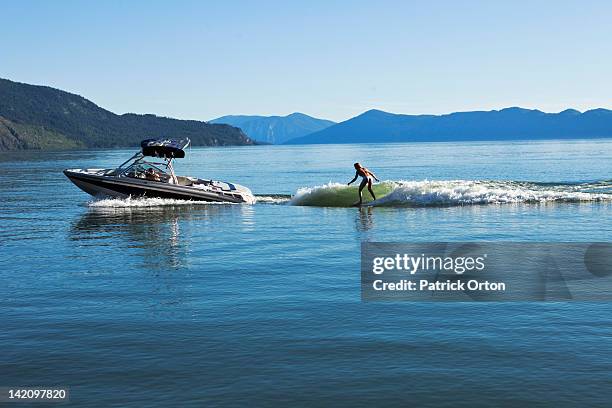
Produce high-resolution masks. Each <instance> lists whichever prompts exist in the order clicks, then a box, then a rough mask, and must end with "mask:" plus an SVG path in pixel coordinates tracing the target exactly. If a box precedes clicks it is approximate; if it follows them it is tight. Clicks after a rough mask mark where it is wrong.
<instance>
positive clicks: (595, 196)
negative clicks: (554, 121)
mask: <svg viewBox="0 0 612 408" xmlns="http://www.w3.org/2000/svg"><path fill="white" fill-rule="evenodd" d="M373 188H374V194H376V196H377V197H378V199H377V200H376V201H372V199H371V197H370V194H369V193H368V192H367V190H364V192H363V196H364V205H367V206H372V207H442V206H463V205H479V204H481V205H482V204H517V203H526V204H537V203H580V202H611V203H612V180H608V181H598V182H591V183H531V182H520V181H477V180H442V181H433V180H424V181H384V182H382V183H378V184H375V185H374V187H373ZM357 197H358V186H355V185H353V186H347V185H346V184H339V183H328V184H325V185H322V186H314V187H302V188H299V189H298V190H297V191H296V193H295V194H294V195H293V196H291V195H289V194H267V195H257V196H256V203H259V204H286V205H294V206H313V207H351V206H353V205H354V204H355V201H356V200H357ZM219 204H228V203H219V202H216V203H215V202H206V201H192V200H176V199H169V198H124V199H120V198H107V199H98V200H95V201H91V202H89V203H88V206H89V207H94V208H128V207H140V208H147V207H163V206H189V205H219Z"/></svg>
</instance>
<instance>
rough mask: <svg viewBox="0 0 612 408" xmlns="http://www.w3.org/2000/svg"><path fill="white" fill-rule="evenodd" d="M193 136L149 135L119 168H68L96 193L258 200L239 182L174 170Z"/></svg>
mask: <svg viewBox="0 0 612 408" xmlns="http://www.w3.org/2000/svg"><path fill="white" fill-rule="evenodd" d="M189 144H190V140H189V139H182V140H172V139H147V140H143V141H142V142H141V144H140V147H141V150H140V151H138V152H137V153H136V154H134V155H133V156H132V157H131V158H129V159H128V160H126V161H125V162H124V163H123V164H121V165H120V166H119V167H117V168H116V169H66V170H64V174H65V175H66V177H68V178H69V179H70V181H72V182H73V183H74V184H75V185H76V186H77V187H79V188H80V189H81V190H83V191H85V192H86V193H88V194H91V195H93V196H96V197H115V198H127V197H155V198H172V199H180V200H196V201H212V202H225V203H248V204H252V203H254V202H255V197H254V196H253V194H252V193H251V190H249V189H248V188H246V187H244V186H241V185H239V184H235V183H229V182H226V181H215V180H207V179H201V178H197V177H185V176H177V175H176V174H174V167H173V161H174V160H175V159H180V158H184V157H185V149H186V148H187V146H189Z"/></svg>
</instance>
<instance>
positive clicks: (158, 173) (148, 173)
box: [122, 162, 171, 183]
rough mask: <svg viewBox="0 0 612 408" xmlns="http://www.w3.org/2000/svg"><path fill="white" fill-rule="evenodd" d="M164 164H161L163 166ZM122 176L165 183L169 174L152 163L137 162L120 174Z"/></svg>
mask: <svg viewBox="0 0 612 408" xmlns="http://www.w3.org/2000/svg"><path fill="white" fill-rule="evenodd" d="M163 165H164V164H162V166H163ZM122 175H123V176H124V177H132V178H139V179H146V180H151V181H162V182H165V183H167V182H168V181H169V180H170V179H171V176H170V175H169V174H168V173H167V172H166V171H165V170H162V169H161V168H160V167H158V166H156V165H154V164H153V163H147V162H139V163H134V164H133V165H131V166H129V167H128V168H127V169H125V171H124V172H123V174H122Z"/></svg>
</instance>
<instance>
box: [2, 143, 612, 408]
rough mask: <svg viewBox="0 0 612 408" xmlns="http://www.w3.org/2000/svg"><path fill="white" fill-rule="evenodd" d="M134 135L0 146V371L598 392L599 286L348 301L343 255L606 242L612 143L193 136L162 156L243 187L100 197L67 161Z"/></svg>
mask: <svg viewBox="0 0 612 408" xmlns="http://www.w3.org/2000/svg"><path fill="white" fill-rule="evenodd" d="M132 153H133V152H132V151H130V150H101V151H85V152H20V153H14V154H7V153H4V154H1V155H0V174H1V176H0V178H1V185H0V218H1V222H2V228H1V229H0V267H1V268H0V280H1V281H2V285H0V312H1V313H2V319H1V325H2V329H1V330H0V350H1V354H0V386H3V385H6V386H50V385H57V386H68V387H70V390H71V399H72V401H73V402H75V403H77V404H80V405H81V406H97V405H99V406H121V407H132V406H133V407H139V406H164V407H165V406H214V405H235V406H241V405H245V404H246V403H247V401H249V402H250V403H251V405H274V404H276V405H280V406H287V405H325V406H360V405H372V404H378V405H385V406H411V405H428V404H429V405H433V406H437V407H442V406H466V407H467V406H469V407H474V406H481V405H495V406H555V407H559V406H576V405H582V406H606V405H609V401H611V400H612V305H610V304H607V303H586V302H567V303H564V302H560V303H544V302H542V303H426V302H421V303H417V302H392V303H363V302H361V300H360V273H359V262H360V253H359V250H360V243H361V242H362V241H382V242H385V241H389V242H391V241H393V242H422V241H521V242H558V241H561V242H566V241H578V242H580V241H585V242H589V241H610V232H611V231H612V200H610V198H612V195H610V193H611V192H612V182H611V181H610V180H611V179H612V176H611V175H612V141H610V140H598V141H563V142H555V141H551V142H513V143H508V142H487V143H480V142H478V143H461V144H454V143H437V144H392V145H390V144H381V145H330V146H259V147H239V148H238V147H236V148H209V149H203V148H193V149H192V150H191V151H190V152H188V158H186V159H184V160H182V161H180V162H179V163H177V166H176V167H177V173H178V174H185V175H195V176H200V177H202V178H213V179H220V180H228V181H232V182H236V183H239V184H243V185H245V186H247V187H250V188H251V189H252V190H253V192H254V193H255V194H257V195H259V196H260V201H259V202H258V203H256V204H254V205H218V204H216V205H215V204H212V205H209V204H193V203H188V202H179V201H171V200H165V201H164V200H144V201H143V200H94V199H93V198H92V197H90V196H88V195H87V194H85V193H84V192H82V191H80V190H78V189H77V188H76V187H75V186H74V185H72V184H71V183H70V182H69V181H68V180H67V179H66V178H65V177H64V175H63V174H62V172H61V171H62V170H63V169H64V168H73V167H84V168H85V167H97V168H99V167H114V166H116V165H118V164H120V163H121V162H122V161H123V160H125V159H127V158H128V157H129V156H130V155H131V154H132ZM355 161H361V162H362V163H363V164H365V165H366V166H367V167H369V168H370V169H371V170H373V171H374V172H375V173H376V174H377V175H378V177H379V178H380V179H382V180H387V181H388V182H387V183H386V184H384V193H387V197H386V198H382V199H380V200H379V202H378V203H374V204H375V205H374V206H372V207H366V208H362V209H357V208H350V207H347V205H350V203H351V202H352V201H354V200H355V199H356V197H355V194H356V190H355V188H353V189H345V187H342V186H341V184H340V183H346V182H348V181H349V180H350V179H351V178H352V177H353V175H354V170H353V168H352V163H353V162H355ZM315 186H320V187H316V188H315ZM379 188H382V187H379ZM296 192H298V193H297V196H296V197H295V198H293V200H291V201H290V200H289V199H287V198H282V197H281V198H278V195H288V194H291V195H295V194H296ZM271 195H274V197H270V196H271ZM298 204H299V205H298Z"/></svg>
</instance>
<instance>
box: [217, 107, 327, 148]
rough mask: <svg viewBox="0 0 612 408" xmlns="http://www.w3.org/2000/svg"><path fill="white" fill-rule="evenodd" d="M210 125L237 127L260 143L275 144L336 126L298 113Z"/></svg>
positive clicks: (223, 120)
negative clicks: (223, 124) (224, 124)
mask: <svg viewBox="0 0 612 408" xmlns="http://www.w3.org/2000/svg"><path fill="white" fill-rule="evenodd" d="M210 123H226V124H228V125H232V126H236V127H239V128H240V129H242V130H243V131H244V132H245V133H246V134H247V135H249V137H251V138H253V139H255V140H257V141H259V142H266V143H274V144H280V143H284V142H286V141H287V140H289V139H294V138H296V137H301V136H305V135H308V134H310V133H313V132H318V131H320V130H323V129H325V128H328V127H330V126H331V125H333V124H335V122H332V121H331V120H325V119H317V118H313V117H312V116H308V115H304V114H303V113H298V112H296V113H292V114H291V115H287V116H246V115H230V116H222V117H220V118H217V119H213V120H211V121H210Z"/></svg>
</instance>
